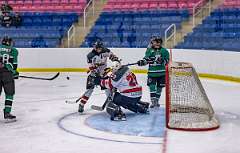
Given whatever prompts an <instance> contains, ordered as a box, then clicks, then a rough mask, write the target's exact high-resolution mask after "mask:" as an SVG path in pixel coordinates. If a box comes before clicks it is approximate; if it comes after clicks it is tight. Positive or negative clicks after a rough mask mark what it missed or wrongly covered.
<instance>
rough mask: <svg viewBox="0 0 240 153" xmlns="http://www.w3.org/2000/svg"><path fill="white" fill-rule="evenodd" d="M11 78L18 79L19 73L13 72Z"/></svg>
mask: <svg viewBox="0 0 240 153" xmlns="http://www.w3.org/2000/svg"><path fill="white" fill-rule="evenodd" d="M13 78H14V79H18V78H19V72H18V71H17V70H14V71H13Z"/></svg>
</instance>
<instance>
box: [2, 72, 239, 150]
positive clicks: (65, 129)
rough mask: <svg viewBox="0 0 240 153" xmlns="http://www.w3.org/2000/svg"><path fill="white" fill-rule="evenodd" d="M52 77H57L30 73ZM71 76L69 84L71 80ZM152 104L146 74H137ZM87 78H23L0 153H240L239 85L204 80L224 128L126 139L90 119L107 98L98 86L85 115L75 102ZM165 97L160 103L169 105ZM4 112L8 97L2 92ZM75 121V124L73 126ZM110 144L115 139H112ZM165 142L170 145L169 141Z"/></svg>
mask: <svg viewBox="0 0 240 153" xmlns="http://www.w3.org/2000/svg"><path fill="white" fill-rule="evenodd" d="M26 75H30V76H43V77H47V76H52V75H54V73H49V74H46V73H44V74H40V73H26ZM67 76H69V77H70V80H67V79H66V77H67ZM137 77H138V80H139V83H140V84H142V85H143V86H144V95H143V100H144V101H149V97H148V95H149V91H148V88H147V86H146V75H137ZM85 81H86V74H84V73H61V75H60V76H59V77H58V78H56V79H55V80H53V81H39V80H31V79H23V78H22V79H19V80H17V81H16V95H15V100H14V103H13V111H12V113H13V114H14V115H16V116H17V119H18V121H17V122H14V123H9V124H6V123H4V120H3V118H2V117H0V131H1V132H0V153H161V152H162V153H239V152H240V147H239V146H238V145H240V140H239V139H240V133H239V131H240V104H239V99H240V94H239V93H240V92H239V91H240V84H239V83H232V82H224V81H217V80H208V79H201V81H202V83H203V86H204V88H205V90H206V92H207V95H208V96H209V99H210V101H211V103H212V105H213V108H214V110H215V112H216V114H217V116H218V118H219V120H220V122H221V127H220V128H219V129H217V130H215V131H208V132H183V131H175V130H167V132H166V133H167V135H166V137H165V138H156V137H140V136H127V135H121V134H112V133H108V132H103V131H98V130H95V129H92V128H90V127H89V126H88V125H86V124H85V122H84V121H85V119H86V118H87V117H89V116H91V115H92V114H95V113H99V112H97V111H94V110H91V109H90V105H91V104H96V105H101V104H102V103H103V102H104V100H105V96H104V94H103V92H102V91H101V90H100V89H99V88H97V89H96V90H95V92H94V93H93V96H92V97H91V99H90V101H89V103H88V104H87V106H86V110H85V113H84V114H83V115H79V114H77V113H76V112H77V107H78V105H77V104H66V103H65V100H76V99H77V98H78V97H79V96H80V95H81V93H83V92H84V89H85ZM164 98H165V96H164V93H163V96H162V97H161V103H164ZM0 106H1V108H3V107H4V94H3V93H2V94H1V103H0ZM72 120H74V122H72ZM109 140H110V141H109ZM164 140H165V141H164Z"/></svg>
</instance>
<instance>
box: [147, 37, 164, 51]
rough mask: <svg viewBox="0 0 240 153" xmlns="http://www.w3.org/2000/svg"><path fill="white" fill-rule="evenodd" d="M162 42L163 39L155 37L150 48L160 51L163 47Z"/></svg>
mask: <svg viewBox="0 0 240 153" xmlns="http://www.w3.org/2000/svg"><path fill="white" fill-rule="evenodd" d="M162 42H163V40H162V38H160V37H156V36H154V37H152V38H151V43H150V46H151V48H154V49H160V48H161V47H162Z"/></svg>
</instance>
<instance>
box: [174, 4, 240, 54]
mask: <svg viewBox="0 0 240 153" xmlns="http://www.w3.org/2000/svg"><path fill="white" fill-rule="evenodd" d="M234 2H235V3H234ZM230 6H234V7H233V8H231V7H230ZM239 40H240V2H239V1H238V0H235V1H234V0H231V1H230V0H228V1H227V2H226V1H225V2H224V4H223V5H222V6H221V7H220V8H218V9H216V10H215V11H214V12H212V13H211V15H210V16H208V17H207V18H206V19H205V20H204V21H203V23H202V24H201V25H199V26H197V27H196V28H194V29H193V32H192V33H189V34H188V35H187V36H186V37H185V39H184V42H182V43H180V44H178V45H177V46H176V48H189V49H213V50H233V51H239V50H240V43H239Z"/></svg>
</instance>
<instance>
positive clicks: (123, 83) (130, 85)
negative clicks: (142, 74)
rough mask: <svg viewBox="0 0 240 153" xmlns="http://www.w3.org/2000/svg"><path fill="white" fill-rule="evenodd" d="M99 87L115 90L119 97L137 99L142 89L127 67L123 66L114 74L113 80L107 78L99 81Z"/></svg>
mask: <svg viewBox="0 0 240 153" xmlns="http://www.w3.org/2000/svg"><path fill="white" fill-rule="evenodd" d="M101 85H102V86H104V87H106V88H109V89H112V88H113V87H114V88H116V89H117V90H118V91H119V92H120V94H121V95H124V96H127V97H131V98H137V97H141V96H142V87H141V86H140V85H139V84H138V82H137V79H136V76H135V74H134V73H132V72H131V71H130V70H129V68H128V67H127V66H123V67H122V68H120V69H119V70H118V71H117V72H116V73H114V74H113V78H108V79H105V80H102V81H101Z"/></svg>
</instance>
